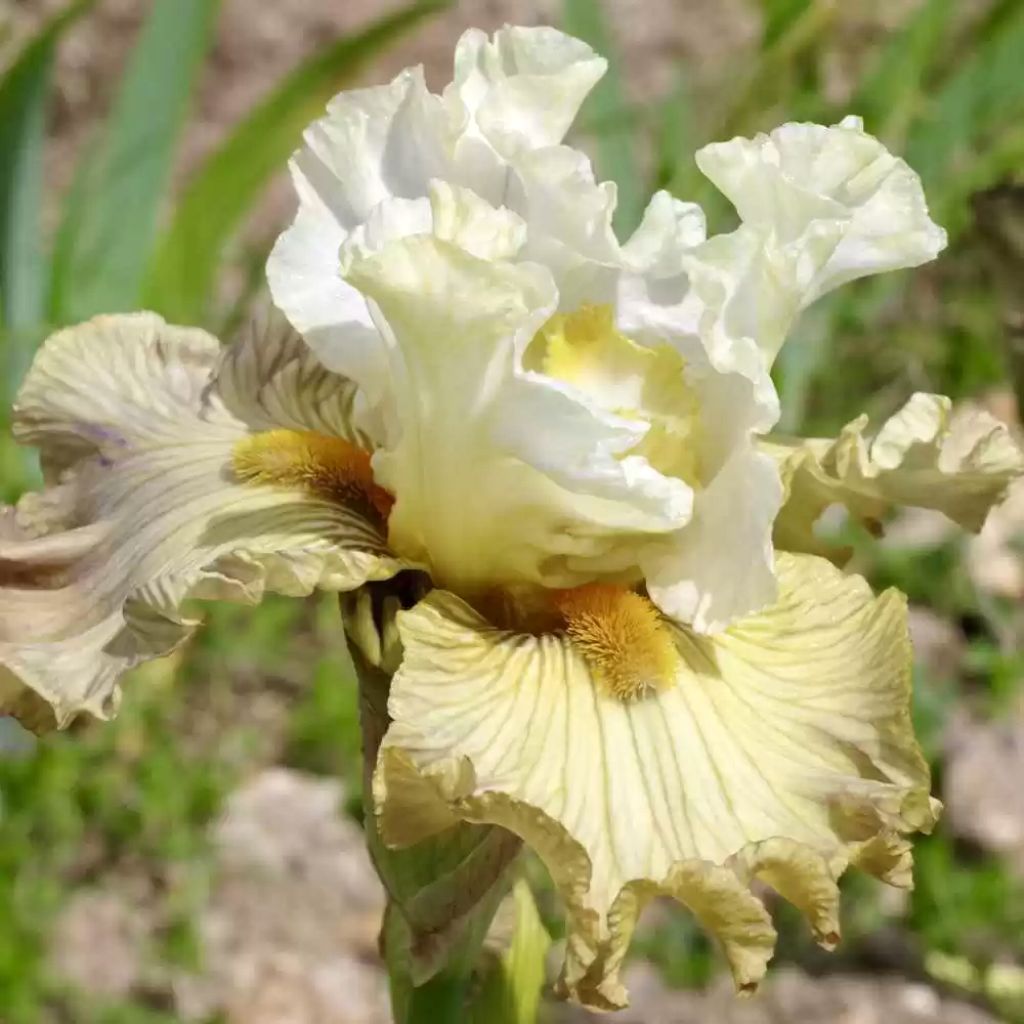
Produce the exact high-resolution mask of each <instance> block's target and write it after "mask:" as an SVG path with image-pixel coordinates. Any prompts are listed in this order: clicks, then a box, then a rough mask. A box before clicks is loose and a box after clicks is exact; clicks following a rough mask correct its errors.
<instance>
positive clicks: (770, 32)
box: [761, 0, 811, 50]
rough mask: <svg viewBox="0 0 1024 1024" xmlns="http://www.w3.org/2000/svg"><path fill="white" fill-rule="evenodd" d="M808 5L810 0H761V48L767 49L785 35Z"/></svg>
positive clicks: (802, 14)
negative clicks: (762, 18)
mask: <svg viewBox="0 0 1024 1024" xmlns="http://www.w3.org/2000/svg"><path fill="white" fill-rule="evenodd" d="M810 6H811V0H762V2H761V8H762V11H763V12H764V28H763V30H762V34H761V49H763V50H767V49H768V48H769V47H771V46H773V45H774V44H775V43H777V42H778V41H779V40H780V39H781V38H782V37H783V36H785V34H786V33H787V32H788V31H789V29H790V28H791V26H792V25H793V24H794V23H795V22H797V21H799V20H800V18H802V17H803V16H804V14H805V13H806V12H807V8H808V7H810Z"/></svg>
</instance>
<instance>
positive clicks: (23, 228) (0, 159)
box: [0, 0, 92, 331]
mask: <svg viewBox="0 0 1024 1024" xmlns="http://www.w3.org/2000/svg"><path fill="white" fill-rule="evenodd" d="M91 5H92V0H79V2H77V3H74V4H71V5H70V6H68V7H66V8H65V9H64V10H62V11H60V12H59V13H58V14H57V15H56V16H54V17H53V18H51V19H50V21H49V22H48V23H47V24H46V25H44V26H43V28H42V30H41V31H40V32H38V33H37V34H36V35H35V37H34V38H33V39H32V40H31V41H30V42H29V43H28V44H27V45H26V46H25V48H24V49H23V50H22V51H21V53H20V54H19V56H18V57H17V58H16V59H15V61H14V62H13V63H12V64H11V66H10V68H9V69H8V71H7V73H6V74H5V75H4V77H3V80H2V81H0V297H2V317H3V326H4V328H5V329H6V330H7V331H12V330H13V331H19V330H24V329H26V328H34V327H37V326H38V325H39V323H40V322H41V321H42V320H43V319H44V311H45V296H46V274H47V267H46V256H45V253H44V251H43V241H42V206H43V148H44V143H45V141H46V122H45V118H46V102H47V99H48V98H49V94H50V77H51V76H50V72H51V67H52V64H53V53H54V48H55V47H56V45H57V42H58V40H59V39H60V37H61V34H62V33H63V32H64V30H65V29H66V28H67V27H68V26H69V25H71V23H72V22H73V21H74V20H75V19H76V18H77V17H79V16H80V15H81V14H82V13H84V12H85V10H86V9H87V8H88V7H90V6H91Z"/></svg>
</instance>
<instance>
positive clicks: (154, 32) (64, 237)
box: [52, 0, 220, 322]
mask: <svg viewBox="0 0 1024 1024" xmlns="http://www.w3.org/2000/svg"><path fill="white" fill-rule="evenodd" d="M219 7H220V3H219V0H155V2H154V4H153V7H152V10H151V12H150V15H149V17H148V19H147V21H146V24H145V26H144V27H143V30H142V34H141V36H140V38H139V41H138V43H137V44H136V46H135V50H134V51H133V53H132V57H131V60H130V62H129V65H128V68H127V70H126V71H125V74H124V76H123V78H122V80H121V83H120V86H119V89H118V94H117V97H116V99H115V102H114V108H113V110H112V112H111V115H110V118H109V120H108V122H107V124H106V125H105V126H104V134H103V137H102V139H101V140H100V143H99V146H98V148H97V149H96V150H95V152H94V153H93V154H92V157H91V159H87V160H86V161H85V162H84V163H83V165H82V167H81V169H80V173H79V178H78V180H77V181H76V183H75V185H74V187H73V189H72V193H71V195H70V197H69V203H68V208H67V210H66V214H65V220H64V224H63V225H62V230H61V234H60V237H59V239H58V246H57V252H56V254H55V267H54V290H53V294H52V307H53V313H54V319H55V320H57V321H58V322H67V321H73V320H80V319H84V318H86V317H89V316H93V315H94V314H96V313H101V312H115V311H124V310H131V309H135V308H137V306H138V305H139V300H140V297H141V292H142V283H143V281H144V279H145V275H146V269H147V266H148V264H149V260H150V257H151V252H152V247H153V242H154V239H155V237H156V233H157V229H158V222H159V217H160V212H161V208H162V204H163V202H164V199H165V196H166V192H167V189H168V186H169V183H170V177H171V172H172V169H173V165H174V159H175V154H176V151H177V145H178V140H179V138H180V135H181V132H182V129H183V128H184V124H185V118H186V115H187V113H188V107H189V101H190V99H191V96H192V93H193V89H194V86H195V83H196V80H197V78H198V74H199V71H200V68H201V66H202V62H203V58H204V56H205V54H206V51H207V49H208V47H209V44H210V41H211V38H212V34H213V27H214V24H215V21H216V16H217V13H218V11H219Z"/></svg>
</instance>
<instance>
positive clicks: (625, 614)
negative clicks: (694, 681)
mask: <svg viewBox="0 0 1024 1024" xmlns="http://www.w3.org/2000/svg"><path fill="white" fill-rule="evenodd" d="M555 604H556V606H557V608H558V610H559V612H560V613H561V615H562V618H563V619H564V621H565V629H566V632H567V633H568V635H569V639H570V641H571V642H572V644H573V646H575V647H576V649H577V650H578V651H579V652H580V654H581V655H582V656H583V659H584V661H586V663H587V666H588V667H589V668H590V670H591V672H593V674H594V678H595V680H596V681H597V683H598V685H599V686H600V687H601V689H603V690H604V692H605V693H606V694H607V695H608V696H609V697H616V698H617V699H619V700H621V701H623V702H627V701H632V700H636V699H638V698H640V697H643V696H645V695H647V694H648V693H651V692H652V691H658V690H665V689H667V688H668V687H670V686H671V685H672V683H673V682H674V680H675V676H676V671H677V668H678V664H679V655H678V653H677V652H676V648H675V644H673V642H672V636H671V634H670V633H669V631H668V630H667V629H666V628H665V626H664V625H663V623H662V621H661V617H660V616H659V614H658V611H657V609H656V608H655V607H654V605H653V604H652V603H651V602H650V601H649V600H648V599H647V598H646V597H641V596H640V595H639V594H634V593H633V592H632V591H631V590H627V589H626V588H625V587H619V586H614V585H611V584H607V583H588V584H587V585H585V586H582V587H576V588H575V589H573V590H562V591H559V592H558V593H557V594H556V596H555Z"/></svg>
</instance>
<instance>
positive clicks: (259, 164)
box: [145, 2, 446, 322]
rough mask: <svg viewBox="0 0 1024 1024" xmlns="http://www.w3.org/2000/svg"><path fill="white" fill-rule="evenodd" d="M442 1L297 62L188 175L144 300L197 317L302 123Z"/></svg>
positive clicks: (205, 310)
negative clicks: (231, 244) (244, 223)
mask: <svg viewBox="0 0 1024 1024" xmlns="http://www.w3.org/2000/svg"><path fill="white" fill-rule="evenodd" d="M444 6H446V5H445V4H443V3H438V2H429V3H422V2H421V3H416V4H413V5H411V6H409V7H406V8H404V9H403V10H401V11H399V12H397V13H395V14H393V15H390V16H388V17H385V18H382V19H380V20H379V21H377V22H374V23H373V24H372V25H371V26H370V27H369V28H367V29H365V30H364V31H362V32H360V33H358V34H357V35H353V36H348V37H346V38H345V39H341V40H338V41H337V42H335V43H333V44H331V45H330V46H328V47H327V48H326V49H324V50H322V51H321V52H320V53H318V54H316V55H315V56H313V57H312V58H311V59H309V60H308V61H306V62H305V63H304V64H302V65H300V66H299V67H298V68H297V69H296V70H295V71H293V72H292V73H291V74H290V75H289V76H288V77H287V78H285V80H284V81H283V82H282V83H281V84H280V86H278V88H277V89H275V90H274V91H273V92H272V93H271V95H270V96H269V97H268V98H267V99H266V100H264V101H263V102H262V103H261V104H260V105H259V106H257V107H256V109H255V110H253V111H252V113H251V114H249V116H248V117H247V118H245V119H244V120H243V121H242V122H241V124H239V125H238V126H237V128H236V129H235V130H234V132H233V133H232V134H231V135H230V136H229V137H228V138H227V139H226V140H225V141H224V143H223V144H222V145H221V146H220V147H219V148H218V149H217V150H216V151H215V152H214V153H213V155H212V156H211V157H210V158H209V159H208V160H207V162H206V164H205V165H204V166H203V167H202V168H201V169H200V170H199V172H198V173H197V174H196V175H195V177H194V178H193V179H192V181H191V183H190V184H189V186H188V187H187V189H186V191H185V194H184V196H183V197H182V200H181V202H180V203H179V205H178V208H177V210H176V212H175V215H174V218H173V221H172V223H171V225H170V227H169V229H168V231H167V233H166V234H165V235H164V237H163V238H162V239H161V241H160V244H159V248H158V251H157V255H156V259H155V261H154V264H153V271H152V273H151V274H150V276H149V279H148V281H147V284H146V289H145V296H146V304H147V306H149V307H150V308H152V309H154V310H156V311H157V312H159V313H161V314H163V315H164V316H166V317H168V318H171V319H175V320H179V321H184V322H194V321H197V320H200V319H202V318H204V317H205V316H207V315H208V314H209V311H210V305H211V302H212V297H213V292H214V288H215V284H216V277H217V271H218V269H219V267H220V264H221V259H222V256H223V253H224V249H225V247H226V245H227V243H228V241H229V240H230V238H231V237H232V235H233V234H234V233H235V231H236V230H237V229H238V227H239V225H240V224H241V222H242V220H243V219H244V217H245V215H246V213H247V212H248V211H249V209H250V208H251V207H252V205H253V203H254V202H255V201H256V199H257V198H258V197H259V195H260V194H261V193H262V191H263V189H264V187H265V186H266V185H267V183H268V182H269V180H270V179H271V177H272V176H273V174H274V173H276V172H277V171H278V170H279V169H280V167H281V166H282V165H283V164H284V163H285V161H286V160H287V159H288V157H289V156H290V155H291V153H292V152H293V150H294V149H295V147H296V146H297V145H298V143H299V141H300V139H301V135H302V130H303V128H305V126H306V125H307V124H308V123H309V122H310V121H311V120H313V119H314V118H316V117H318V116H319V115H320V114H321V113H322V111H323V107H324V104H325V103H326V102H327V100H329V99H330V98H331V96H333V95H334V94H335V93H336V92H337V91H338V90H339V89H340V88H342V87H343V86H344V85H345V84H346V83H348V82H349V81H351V78H352V76H353V75H354V74H355V73H356V72H357V71H358V70H359V69H360V68H361V67H362V66H363V65H364V64H365V63H366V62H367V61H368V60H369V59H371V58H372V57H374V56H376V55H377V54H378V53H380V51H381V50H382V49H383V48H384V47H385V46H387V45H388V44H390V43H391V42H392V41H393V40H394V39H395V38H397V37H398V36H399V35H400V34H401V33H402V32H404V31H406V30H407V29H409V28H410V27H412V26H413V25H414V24H416V23H418V22H419V21H420V20H421V19H422V18H424V17H425V16H427V15H429V14H432V13H435V12H436V11H438V10H440V9H441V8H442V7H444Z"/></svg>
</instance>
